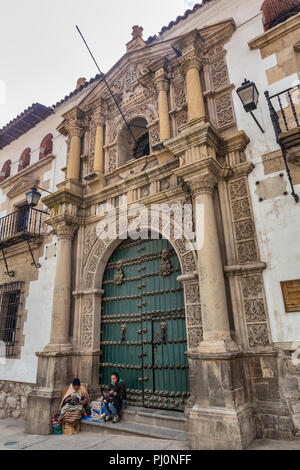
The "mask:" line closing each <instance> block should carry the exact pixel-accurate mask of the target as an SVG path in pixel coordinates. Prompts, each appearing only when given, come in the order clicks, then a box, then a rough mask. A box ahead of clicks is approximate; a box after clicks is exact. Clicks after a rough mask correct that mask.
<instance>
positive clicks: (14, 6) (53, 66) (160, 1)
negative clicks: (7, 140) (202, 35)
mask: <svg viewBox="0 0 300 470" xmlns="http://www.w3.org/2000/svg"><path fill="white" fill-rule="evenodd" d="M195 3H197V1H196V0H195V1H193V0H151V1H147V0H126V1H125V0H105V1H104V0H0V7H1V8H0V128H2V127H3V126H4V125H5V124H7V123H8V122H9V121H10V120H11V119H14V118H15V117H16V116H17V115H18V114H20V113H21V112H23V111H24V110H25V109H26V108H28V106H31V105H32V103H41V104H44V105H46V106H52V105H54V104H55V103H56V102H57V101H60V100H61V99H62V98H64V97H65V96H66V95H67V94H69V93H70V92H71V91H73V90H74V89H75V88H76V82H77V79H78V78H79V77H85V78H86V79H90V78H91V77H94V76H95V75H96V74H97V73H98V71H97V69H96V66H95V64H94V63H93V62H92V59H91V57H90V56H89V54H88V52H87V50H86V48H85V46H84V44H83V42H82V40H81V38H80V36H79V34H78V32H77V31H76V29H75V25H76V24H77V25H78V26H79V28H80V29H81V32H82V33H83V34H84V36H85V38H86V40H87V42H88V44H89V46H90V48H91V50H92V52H93V53H94V56H95V58H96V60H97V62H98V64H99V66H100V68H101V70H102V72H103V73H106V72H107V71H108V70H109V69H110V68H111V67H112V66H113V65H114V64H115V63H116V62H117V60H118V59H119V58H120V57H122V55H123V54H124V53H125V52H126V43H127V42H129V41H130V40H131V38H132V37H131V32H132V26H134V25H136V24H137V25H139V26H142V27H143V28H144V33H143V34H144V39H147V38H148V37H149V36H153V35H154V34H157V33H158V32H159V31H160V30H161V28H162V27H163V26H166V25H168V23H169V22H170V21H174V20H175V19H176V17H177V16H178V15H183V13H184V12H185V10H186V9H188V8H191V7H192V6H193V5H194V4H195Z"/></svg>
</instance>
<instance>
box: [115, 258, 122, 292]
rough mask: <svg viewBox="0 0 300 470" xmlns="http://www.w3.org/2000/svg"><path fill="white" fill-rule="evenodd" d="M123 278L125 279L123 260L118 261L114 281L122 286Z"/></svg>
mask: <svg viewBox="0 0 300 470" xmlns="http://www.w3.org/2000/svg"><path fill="white" fill-rule="evenodd" d="M123 280H124V273H123V269H122V261H118V264H117V267H116V271H115V275H114V283H115V284H116V285H117V286H120V285H121V284H123Z"/></svg>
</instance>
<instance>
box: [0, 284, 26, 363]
mask: <svg viewBox="0 0 300 470" xmlns="http://www.w3.org/2000/svg"><path fill="white" fill-rule="evenodd" d="M21 286H22V282H11V283H9V284H2V285H0V341H2V342H3V343H4V345H5V351H4V353H5V354H4V355H5V357H14V356H15V355H16V344H17V340H16V333H17V320H18V310H19V305H20V297H21Z"/></svg>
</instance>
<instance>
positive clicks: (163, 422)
mask: <svg viewBox="0 0 300 470" xmlns="http://www.w3.org/2000/svg"><path fill="white" fill-rule="evenodd" d="M122 421H123V422H128V423H129V422H130V423H137V424H146V425H151V426H156V427H163V428H168V429H176V430H177V431H185V419H184V414H183V413H181V412H178V411H170V410H155V409H147V408H141V407H133V406H131V407H129V408H126V410H125V411H124V413H123V417H122Z"/></svg>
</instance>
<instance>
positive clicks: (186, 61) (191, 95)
mask: <svg viewBox="0 0 300 470" xmlns="http://www.w3.org/2000/svg"><path fill="white" fill-rule="evenodd" d="M179 61H180V63H181V64H182V66H183V68H184V70H185V74H186V90H187V103H188V120H189V121H193V120H194V119H198V120H199V119H200V120H201V119H202V120H205V117H206V113H205V106H204V98H203V92H202V87H201V81H200V73H199V71H200V68H201V67H202V62H201V59H200V58H199V56H198V52H197V49H196V48H195V46H193V45H191V46H189V47H188V48H186V49H184V50H183V55H182V57H181V59H179Z"/></svg>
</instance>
